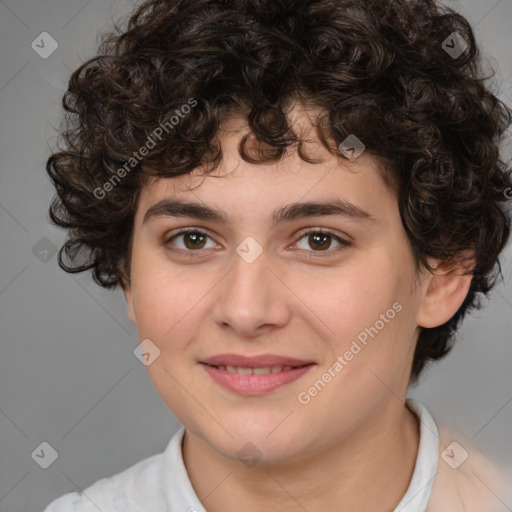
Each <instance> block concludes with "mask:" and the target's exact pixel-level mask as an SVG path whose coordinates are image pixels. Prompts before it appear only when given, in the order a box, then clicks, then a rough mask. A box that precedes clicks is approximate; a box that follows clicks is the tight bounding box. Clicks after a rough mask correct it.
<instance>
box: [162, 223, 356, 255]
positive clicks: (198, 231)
mask: <svg viewBox="0 0 512 512" xmlns="http://www.w3.org/2000/svg"><path fill="white" fill-rule="evenodd" d="M190 233H194V234H198V235H202V236H205V237H207V238H211V237H210V236H209V235H208V233H206V232H205V231H202V230H201V229H198V228H182V229H180V230H178V231H177V232H176V233H174V234H173V235H172V236H171V237H169V238H167V239H166V240H165V242H164V245H166V246H167V245H168V244H169V243H170V242H171V241H172V240H174V239H175V238H177V237H178V236H180V235H185V234H190ZM316 234H321V235H329V236H330V237H332V238H333V239H334V240H335V241H336V242H339V244H340V246H339V247H338V248H336V249H327V250H325V251H306V252H312V253H315V256H309V257H320V258H326V257H329V256H332V254H333V253H337V252H339V251H342V250H344V249H346V248H348V247H350V246H351V245H352V243H351V242H349V241H348V240H344V239H343V238H340V237H339V236H337V235H335V234H334V233H331V232H330V231H327V230H324V229H319V228H315V229H310V230H309V231H305V232H304V233H302V234H301V235H300V237H299V238H298V239H297V242H298V241H300V240H302V239H303V238H304V237H306V236H308V235H316ZM297 242H295V243H297ZM167 250H168V251H170V252H173V253H175V252H179V253H181V254H183V255H185V256H186V257H191V258H194V257H196V256H197V255H196V254H194V253H196V252H202V250H201V249H197V250H196V251H193V250H184V249H171V248H169V247H167ZM299 250H304V249H299ZM325 253H326V254H325Z"/></svg>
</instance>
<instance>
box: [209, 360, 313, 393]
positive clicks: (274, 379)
mask: <svg viewBox="0 0 512 512" xmlns="http://www.w3.org/2000/svg"><path fill="white" fill-rule="evenodd" d="M201 366H202V367H203V368H204V369H205V370H206V372H207V373H208V374H209V375H210V377H211V378H212V379H213V380H214V381H215V382H216V383H217V384H219V385H221V386H222V387H224V388H225V389H228V390H229V391H232V392H234V393H237V394H241V395H261V394H264V393H268V392H270V391H273V390H275V389H277V388H279V387H281V386H284V385H285V384H289V383H290V382H293V381H295V380H297V379H298V378H299V377H301V376H302V375H304V374H305V373H306V372H308V371H309V370H310V369H311V368H312V367H313V366H315V363H308V364H305V365H301V366H290V365H286V366H263V367H254V368H249V367H243V366H228V365H218V366H216V365H210V364H206V363H201Z"/></svg>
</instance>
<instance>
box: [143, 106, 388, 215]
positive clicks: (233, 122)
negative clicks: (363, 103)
mask: <svg viewBox="0 0 512 512" xmlns="http://www.w3.org/2000/svg"><path fill="white" fill-rule="evenodd" d="M305 117H307V116H305V114H303V113H301V112H298V113H295V118H294V123H295V125H296V126H294V129H297V126H298V130H300V131H301V134H302V136H303V137H304V138H305V139H306V140H307V142H306V143H305V144H304V148H303V150H304V152H305V153H306V154H307V155H308V157H310V158H313V159H314V160H315V162H317V163H308V162H306V161H304V160H303V159H302V158H301V157H300V156H299V154H298V152H297V150H296V148H289V151H288V152H287V153H286V155H285V156H284V157H283V158H282V159H281V160H280V161H278V162H273V163H258V164H254V163H249V162H246V161H245V160H243V159H242V157H241V155H240V151H239V144H240V141H241V140H242V138H243V137H244V136H245V135H246V134H248V133H250V131H249V129H248V127H247V124H246V120H245V119H244V118H242V117H236V118H231V119H229V120H228V121H227V122H225V123H224V124H223V125H221V128H220V130H219V132H218V135H217V136H218V140H219V143H220V146H221V150H222V160H221V162H220V164H219V166H218V167H217V168H216V169H215V170H214V171H212V172H210V173H208V174H206V173H205V172H204V169H195V170H193V171H192V172H190V173H189V174H186V175H182V176H177V177H172V178H159V177H154V176H152V177H151V178H150V179H149V180H148V182H147V183H146V184H145V185H144V187H143V188H142V190H141V194H140V197H139V208H138V210H139V211H138V216H139V217H140V216H141V215H143V213H144V212H145V211H146V210H147V209H148V208H149V207H151V206H152V205H154V204H155V203H157V202H159V201H161V200H163V199H165V198H179V199H183V200H187V201H194V202H199V203H207V204H209V205H212V206H213V205H215V206H216V207H217V208H218V209H221V210H224V211H234V212H235V211H238V212H240V211H243V210H248V209H250V210H251V212H252V214H253V215H254V214H260V213H261V214H262V215H264V214H265V213H264V211H265V210H267V208H269V209H270V208H272V209H275V207H276V206H279V205H283V204H285V203H286V204H288V203H291V202H304V201H320V200H322V201H325V200H329V201H332V200H335V199H340V200H345V201H346V202H350V203H351V204H353V205H355V206H359V207H360V209H361V210H366V211H368V210H369V209H373V210H379V209H380V210H382V209H384V208H386V207H387V208H389V207H393V206H394V205H395V204H396V198H395V194H394V192H393V191H392V190H391V189H390V187H389V186H388V185H387V183H386V181H385V180H384V178H383V170H382V167H381V162H380V161H379V160H378V159H377V158H375V157H373V156H371V155H369V154H368V153H364V152H363V154H361V155H360V156H359V157H358V158H357V159H355V160H354V161H352V162H351V161H348V160H345V159H342V158H340V157H337V156H335V155H332V154H331V153H329V151H327V149H326V148H325V147H323V146H322V145H321V143H320V142H319V141H318V139H316V137H314V136H312V133H313V131H312V128H311V123H310V124H309V125H308V122H310V118H309V117H307V118H305ZM141 210H143V211H141ZM269 214H270V213H269ZM139 220H141V219H139Z"/></svg>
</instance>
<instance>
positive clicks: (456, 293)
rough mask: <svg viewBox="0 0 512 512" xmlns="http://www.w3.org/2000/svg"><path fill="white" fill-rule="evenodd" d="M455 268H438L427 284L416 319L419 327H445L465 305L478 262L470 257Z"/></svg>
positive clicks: (440, 266)
mask: <svg viewBox="0 0 512 512" xmlns="http://www.w3.org/2000/svg"><path fill="white" fill-rule="evenodd" d="M463 257H464V258H466V259H464V260H462V261H461V262H459V263H455V264H452V265H443V264H438V265H436V269H435V271H434V272H433V273H432V274H431V275H430V277H429V279H428V280H427V284H426V289H425V291H424V292H423V293H424V295H423V298H422V302H421V306H420V309H419V311H418V315H417V318H416V321H417V324H418V325H419V326H420V327H426V328H433V327H438V326H440V325H443V324H444V323H446V322H448V320H450V318H452V317H453V315H455V313H456V312H457V311H458V309H459V308H460V306H461V305H462V303H463V302H464V300H465V298H466V296H467V294H468V291H469V287H470V286H471V281H472V279H473V274H472V270H473V269H474V266H475V261H474V259H473V258H472V256H471V255H468V253H464V254H463Z"/></svg>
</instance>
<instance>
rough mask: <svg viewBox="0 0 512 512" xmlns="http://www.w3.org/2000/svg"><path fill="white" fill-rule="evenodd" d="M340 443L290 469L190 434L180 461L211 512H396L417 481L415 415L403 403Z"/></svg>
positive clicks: (388, 409)
mask: <svg viewBox="0 0 512 512" xmlns="http://www.w3.org/2000/svg"><path fill="white" fill-rule="evenodd" d="M396 403H397V404H398V406H399V409H398V414H397V409H396V408H395V409H393V410H391V409H390V408H386V409H385V410H383V411H382V414H381V415H379V417H378V418H377V417H376V418H374V421H372V423H371V424H368V425H366V426H365V427H364V428H361V429H358V431H357V432H355V433H354V434H353V435H351V436H349V437H348V438H344V439H343V440H341V441H340V442H338V443H337V444H336V445H334V446H332V447H330V448H329V450H326V451H324V452H321V453H317V454H315V456H314V457H312V458H309V459H307V460H301V462H300V463H293V464H272V465H270V464H267V465H260V464H257V465H256V466H253V467H249V468H248V467H245V466H243V464H241V463H240V462H239V461H235V460H232V459H230V458H227V457H223V456H222V455H220V454H219V453H218V452H216V451H215V450H213V449H212V448H211V447H210V446H209V445H208V444H207V443H205V442H204V441H203V440H202V439H200V438H199V437H197V436H195V435H194V434H191V433H190V432H188V431H187V432H186V434H185V437H184V440H183V447H182V453H183V459H184V463H185V467H186V468H187V472H188V475H189V478H190V481H191V483H192V486H193V487H194V490H195V492H196V494H197V495H198V497H199V498H200V500H201V501H202V502H203V506H204V507H205V509H206V510H207V511H208V512H221V511H222V512H235V511H238V510H240V504H242V503H243V504H244V505H243V507H242V508H243V509H244V510H245V511H247V512H253V511H261V510H266V509H268V508H269V507H271V508H272V510H275V511H276V512H281V511H283V512H284V511H290V510H297V511H299V510H337V511H338V512H349V511H350V512H354V511H359V510H361V511H363V510H382V511H389V512H391V511H392V510H394V508H395V507H396V506H397V505H398V503H399V502H400V500H401V498H402V497H403V495H404V494H405V492H406V490H407V488H408V486H409V482H410V480H411V477H412V473H413V470H414V465H415V461H416V456H417V450H418V443H419V425H418V420H417V418H416V417H415V415H414V414H413V413H412V412H411V411H410V410H409V409H408V408H406V407H404V406H403V405H402V404H400V403H399V402H398V401H397V402H396Z"/></svg>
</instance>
